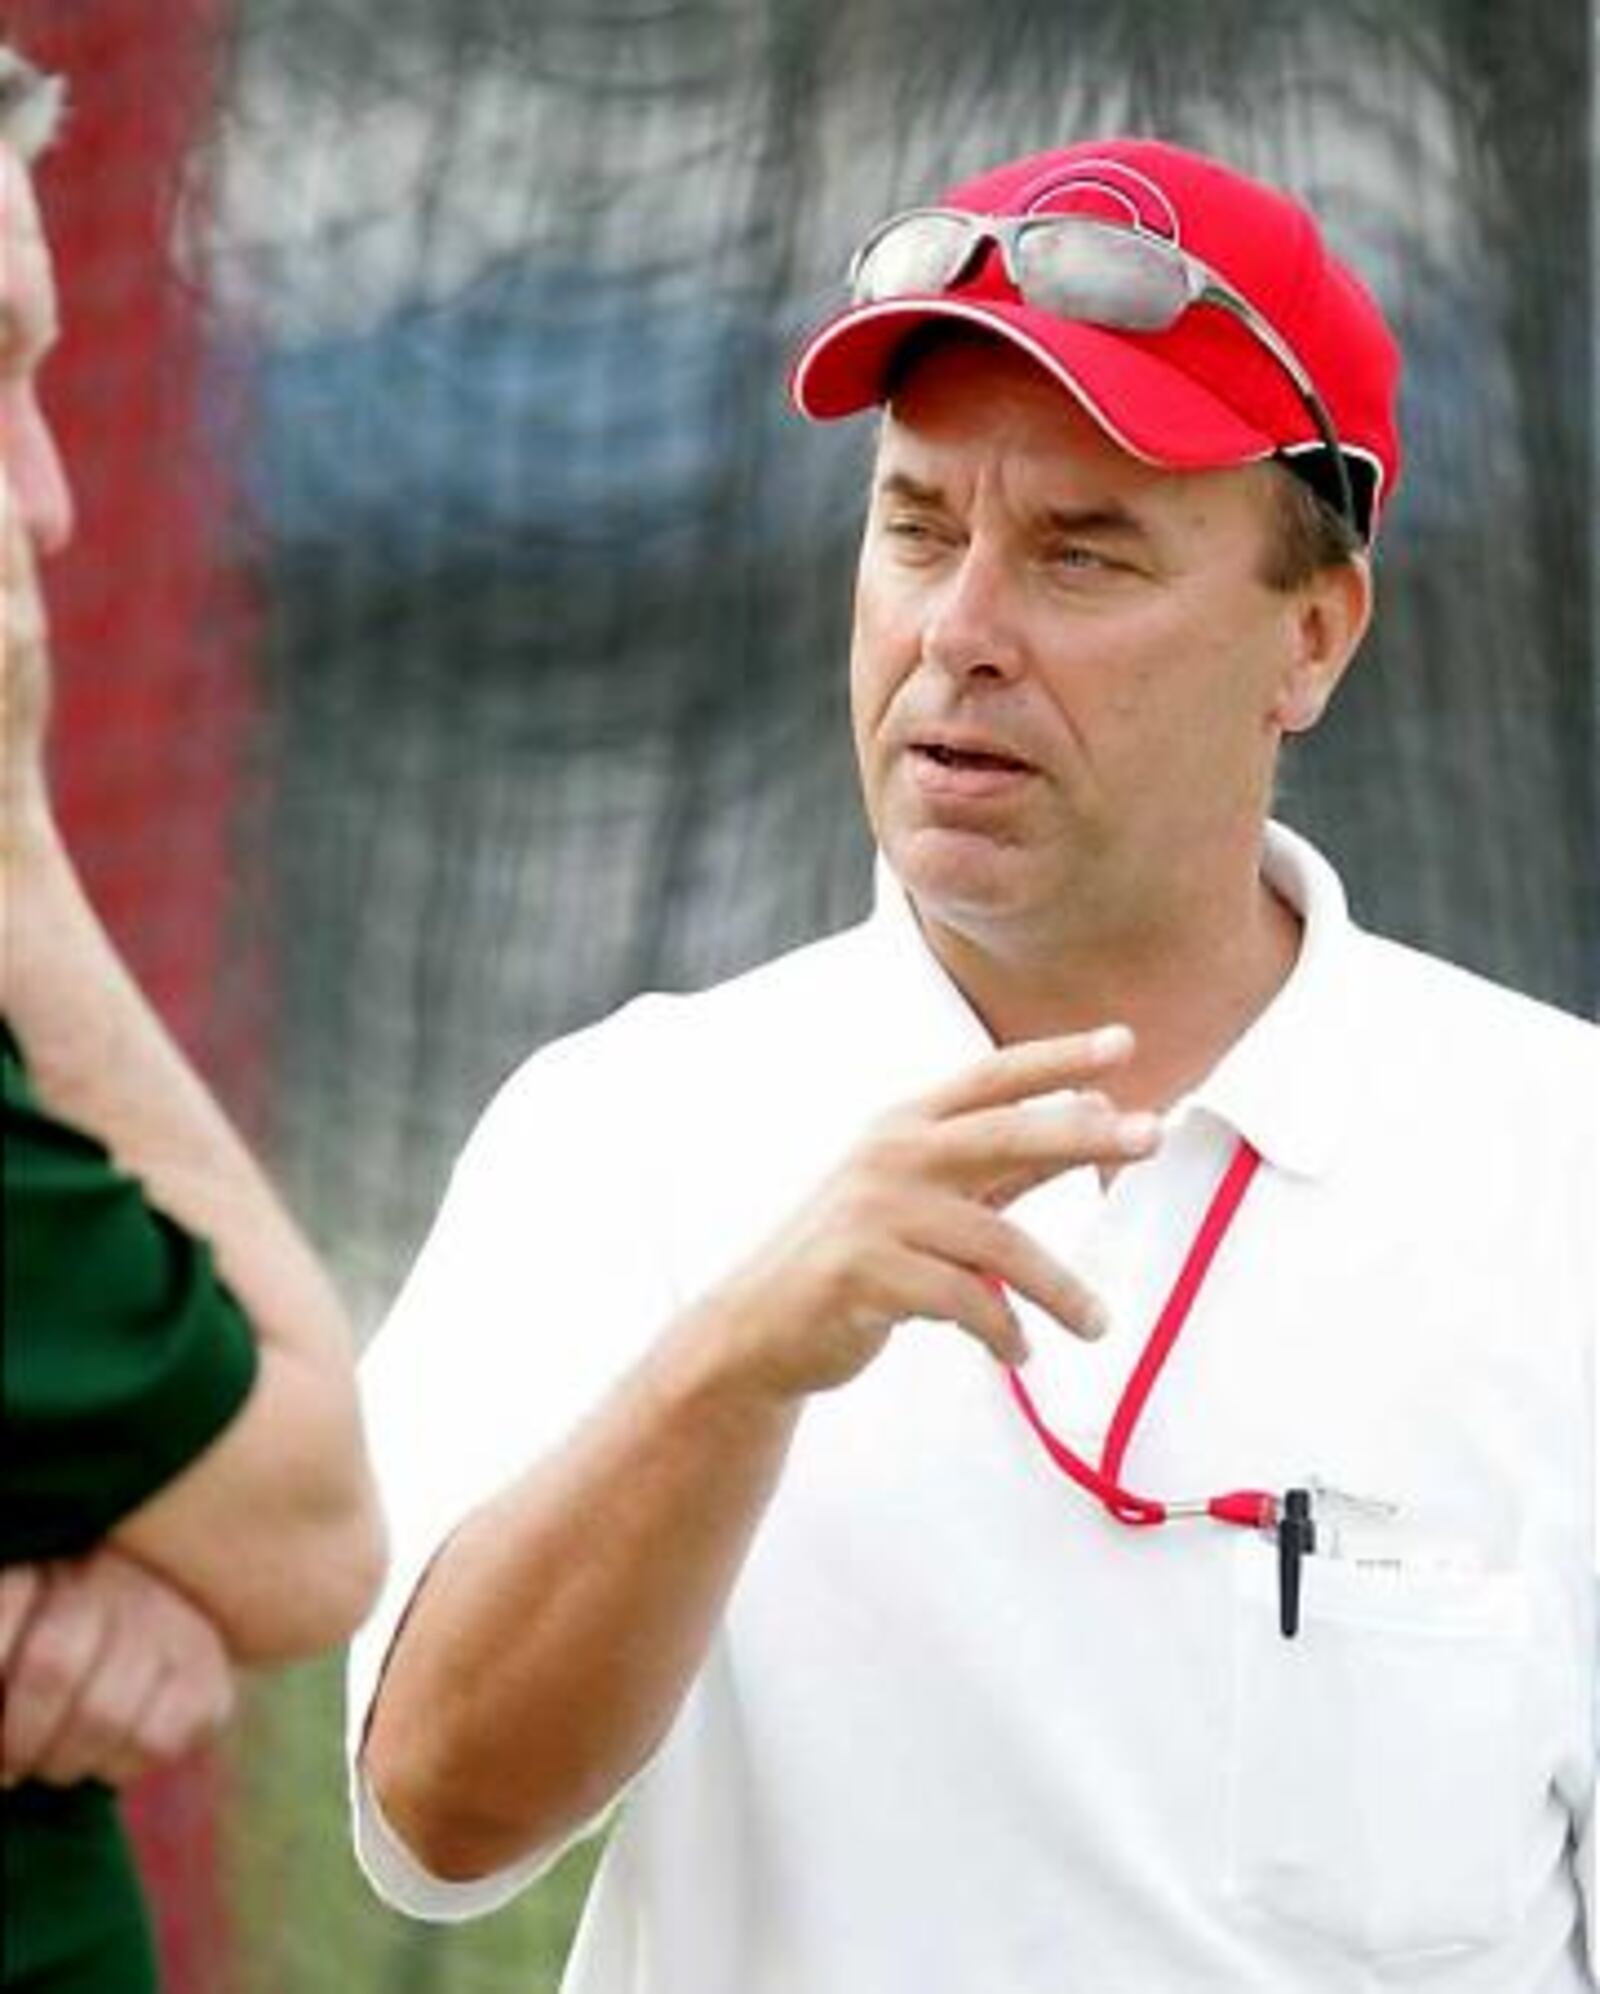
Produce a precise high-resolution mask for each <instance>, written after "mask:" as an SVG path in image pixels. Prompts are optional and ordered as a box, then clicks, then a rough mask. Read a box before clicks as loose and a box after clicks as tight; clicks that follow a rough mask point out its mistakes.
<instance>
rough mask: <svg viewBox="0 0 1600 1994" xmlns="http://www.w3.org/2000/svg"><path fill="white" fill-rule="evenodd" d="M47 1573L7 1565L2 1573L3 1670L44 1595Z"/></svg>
mask: <svg viewBox="0 0 1600 1994" xmlns="http://www.w3.org/2000/svg"><path fill="white" fill-rule="evenodd" d="M45 1571H46V1568H45V1567H44V1566H42V1565H7V1566H6V1567H5V1568H4V1570H0V1670H3V1669H4V1668H5V1667H6V1665H7V1663H8V1662H9V1661H10V1659H11V1650H12V1648H13V1647H14V1646H15V1644H16V1642H17V1639H18V1637H19V1636H20V1634H21V1633H22V1630H23V1627H24V1626H25V1625H26V1623H27V1620H28V1616H29V1614H30V1613H32V1611H33V1609H34V1607H35V1606H36V1605H37V1604H38V1602H39V1599H40V1597H41V1596H42V1594H43V1591H44V1585H45Z"/></svg>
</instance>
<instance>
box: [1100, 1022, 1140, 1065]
mask: <svg viewBox="0 0 1600 1994" xmlns="http://www.w3.org/2000/svg"><path fill="white" fill-rule="evenodd" d="M1132 1047H1133V1031H1132V1028H1131V1027H1130V1026H1128V1025H1102V1026H1101V1027H1100V1029H1099V1030H1098V1031H1095V1032H1091V1033H1090V1034H1089V1050H1090V1051H1091V1052H1092V1053H1093V1054H1094V1055H1095V1057H1096V1058H1097V1059H1114V1058H1116V1057H1117V1055H1118V1054H1120V1053H1124V1052H1129V1051H1131V1050H1132Z"/></svg>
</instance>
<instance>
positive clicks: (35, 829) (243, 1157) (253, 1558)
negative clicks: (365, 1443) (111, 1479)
mask: <svg viewBox="0 0 1600 1994" xmlns="http://www.w3.org/2000/svg"><path fill="white" fill-rule="evenodd" d="M4 856H5V867H4V884H5V935H4V969H3V983H0V1007H3V1010H4V1015H5V1017H6V1020H7V1022H8V1024H9V1025H10V1027H11V1029H12V1031H13V1032H14V1033H15V1035H16V1037H17V1040H18V1042H19V1044H20V1045H21V1047H22V1051H23V1055H24V1058H25V1059H26V1061H27V1064H28V1068H29V1073H30V1077H31V1079H32V1081H33V1084H34V1086H35V1088H36V1089H37V1091H38V1093H39V1096H40V1098H41V1099H42V1100H43V1101H44V1102H45V1104H46V1105H47V1106H48V1108H49V1109H50V1110H51V1112H52V1113H53V1114H55V1115H57V1116H58V1117H60V1119H62V1120H63V1121H66V1122H69V1123H71V1124H73V1125H74V1126H76V1127H79V1128H81V1129H83V1130H84V1131H85V1132H86V1133H88V1134H90V1135H92V1136H94V1137H96V1138H97V1139H98V1140H99V1141H100V1142H102V1143H103V1144H104V1145H105V1146H106V1148H107V1149H108V1150H110V1152H111V1153H112V1154H113V1156H114V1157H115V1158H116V1160H117V1162H118V1163H119V1164H120V1165H121V1166H122V1167H123V1168H124V1169H125V1170H127V1171H128V1172H129V1174H130V1175H132V1176H134V1177H137V1178H138V1179H139V1180H140V1182H141V1184H142V1186H143V1187H144V1190H145V1192H146V1195H147V1196H148V1197H149V1199H150V1201H151V1203H152V1204H153V1205H155V1206H157V1207H159V1208H160V1209H161V1210H162V1211H164V1212H165V1213H167V1214H168V1215H169V1216H170V1217H171V1218H173V1219H175V1220H177V1221H178V1222H179V1223H180V1224H181V1225H183V1226H184V1227H185V1229H186V1230H188V1231H190V1232H192V1233H194V1234H195V1235H197V1236H199V1237H202V1238H204V1239H205V1240H206V1241H207V1242H208V1243H209V1244H210V1246H211V1248H212V1250H213V1252H214V1254H215V1256H216V1260H217V1264H218V1267H219V1269H220V1270H221V1273H222V1275H223V1277H224V1279H225V1280H226V1281H227V1283H228V1285H229V1287H230V1288H231V1289H232V1291H233V1293H234V1294H235V1296H236V1297H237V1299H238V1301H239V1302H240V1304H241V1306H242V1307H243V1309H244V1311H245V1313H246V1314H247V1315H248V1317H249V1318H250V1320H251V1323H252V1325H253V1327H254V1329H255V1332H256V1337H257V1342H258V1347H259V1352H260V1375H259V1377H258V1380H257V1384H256V1387H255V1389H254V1390H253V1391H252V1393H251V1396H250V1398H249V1400H248V1401H247V1402H246V1405H245V1407H244V1409H243V1411H242V1412H241V1413H240V1415H239V1416H238V1418H237V1419H235V1420H234V1422H233V1423H232V1424H231V1425H230V1426H229V1428H228V1429H227V1430H226V1431H225V1433H224V1434H223V1435H222V1436H221V1438H220V1439H219V1440H218V1441H217V1442H216V1443H215V1444H214V1445H213V1446H212V1447H211V1448H210V1449H208V1450H207V1451H206V1453H205V1454H203V1455H202V1456H201V1457H200V1458H199V1460H198V1461H197V1462H196V1463H195V1464H193V1465H192V1466H191V1468H190V1469H188V1470H186V1471H185V1473H184V1474H182V1475H180V1476H179V1477H177V1478H176V1479H175V1481H174V1482H173V1483H171V1484H169V1485H168V1487H167V1488H165V1489H163V1490H161V1491H160V1492H158V1493H157V1494H156V1495H155V1496H154V1497H152V1499H151V1500H150V1501H149V1502H148V1503H147V1504H146V1505H144V1507H143V1508H142V1509H141V1510H139V1511H136V1512H135V1513H134V1514H133V1515H132V1516H131V1517H129V1518H128V1519H126V1520H125V1523H124V1524H123V1525H122V1526H119V1529H118V1531H117V1533H116V1536H117V1540H118V1541H119V1542H121V1543H123V1544H124V1546H125V1548H127V1549H128V1550H130V1551H132V1552H133V1553H134V1554H135V1555H137V1556H140V1557H142V1558H144V1559H146V1560H147V1561H148V1562H149V1563H150V1564H151V1565H152V1566H153V1567H154V1568H155V1569H156V1570H158V1571H160V1572H163V1573H165V1574H166V1575H167V1576H168V1577H169V1578H171V1579H172V1580H173V1581H174V1582H175V1583H176V1584H178V1585H179V1586H180V1587H181V1588H182V1589H183V1590H185V1591H186V1592H188V1593H189V1594H190V1596H191V1597H192V1598H194V1599H195V1600H196V1602H197V1603H198V1604H199V1605H200V1606H202V1607H203V1608H204V1609H205V1610H206V1611H207V1612H208V1613H210V1614H211V1615H212V1616H213V1617H214V1618H215V1619H216V1621H217V1623H218V1625H219V1626H220V1627H221V1628H222V1629H223V1631H224V1633H225V1635H226V1636H227V1638H228V1640H229V1642H230V1644H231V1645H232V1646H233V1648H234V1650H235V1652H236V1653H238V1654H240V1655H241V1656H243V1657H247V1658H267V1657H271V1656H274V1655H278V1654H288V1653H295V1652H300V1651H302V1650H305V1649H309V1648H314V1647H317V1646H322V1645H326V1644H328V1643H330V1642H332V1641H334V1640H336V1639H338V1638H339V1637H340V1636H341V1635H342V1634H344V1633H347V1632H348V1631H349V1630H350V1628H351V1627H352V1626H353V1625H354V1624H355V1622H356V1621H357V1620H358V1619H359V1618H360V1615H361V1613H362V1611H363V1610H364V1608H365V1606H366V1604H367V1602H368V1601H369V1600H370V1597H371V1593H372V1589H373V1586H374V1584H375V1582H376V1577H377V1573H378V1570H379V1565H380V1560H381V1529H380V1525H379V1520H378V1514H377V1507H376V1499H375V1496H374V1494H373V1491H372V1488H371V1483H370V1478H369V1476H368V1473H367V1468H366V1462H365V1457H364V1451H363V1448H362V1444H361V1438H360V1423H359V1418H358V1414H357V1406H356V1398H355V1390H354V1383H353V1379H352V1377H351V1375H350V1362H351V1349H350V1338H349V1332H348V1328H347V1324H346V1321H345V1317H344V1313H343V1310H342V1308H341V1307H340V1305H339V1303H338V1300H337V1298H336V1297H335V1295H334V1294H333V1291H332V1289H331V1287H330V1286H329V1284H328V1281H327V1278H326V1276H325V1275H324V1274H323V1272H322V1270H321V1267H320V1265H319V1263H318V1262H317V1259H316V1257H315V1255H314V1254H313V1253H312V1252H311V1250H310V1248H309V1246H308V1245H307V1244H306V1243H305V1241H304V1240H303V1239H302V1238H301V1236H300V1234H299V1232H298V1231H297V1229H296V1228H295V1226H294V1224H293V1222H292V1221H291V1220H290V1218H289V1217H288V1215H287V1213H286V1212H285V1210H284V1208H283V1206H282V1205H281V1204H280V1202H279V1200H278V1198H277V1196H276V1195H275V1193H274V1192H273V1191H272V1189H271V1187H270V1186H269V1185H268V1183H267V1181H266V1179H265V1178H264V1176H263V1175H262V1173H261V1171H260V1170H259V1169H258V1168H257V1166H256V1164H255V1162H254V1160H253V1159H252V1158H251V1156H250V1154H249V1151H248V1150H247V1149H246V1147H245V1145H244V1143H243V1142H242V1141H241V1140H240V1138H239V1137H238V1135H237V1134H236V1133H235V1132H234V1130H233V1128H232V1127H231V1125H230V1124H229V1122H228V1120H227V1118H226V1116H225V1115H224V1114H223V1113H222V1111H221V1109H220V1108H219V1107H218V1106H217V1104H216V1102H215V1101H214V1100H213V1099H212V1097H211V1095H210V1093H209V1092H208V1091H207V1089H206V1087H205V1086H204V1084H203V1083H202V1081H201V1080H200V1079H199V1077H198V1075H196V1074H195V1072H194V1071H193V1069H192V1068H191V1067H190V1066H189V1064H188V1062H187V1061H186V1060H185V1059H184V1057H183V1055H182V1054H181V1053H180V1052H179V1050H178V1048H177V1047H176V1045H175V1044H174V1043H173V1041H172V1040H171V1038H170V1037H169V1035H168V1034H167V1032H166V1031H165V1029H164V1028H163V1027H162V1025H161V1023H160V1022H159V1020H158V1019H157V1018H156V1016H155V1014H154V1012H153V1011H152V1010H151V1008H150V1006H149V1005H148V1003H147V1002H146V1000H145V998H144V997H143V995H142V993H141V992H140V991H139V989H138V987H137V986H136V984H135V983H134V981H133V979H132V978H131V976H130V975H129V973H128V971H127V969H126V967H125V966H124V964H123V963H122V961H121V959H120V957H119V956H118V954H117V952H116V950H115V949H114V947H113V946H112V944H111V942H110V940H109V938H108V937H107V936H106V934H105V931H104V929H103V928H102V926H101V924H100V922H99V920H98V918H97V916H96V915H95V913H94V910H93V909H92V907H91V906H90V905H89V902H88V900H87V898H86V896H85V894H84V892H83V889H82V886H81V884H80V883H79V880H78V878H77V875H76V872H75V870H74V868H73V865H72V862H71V860H70V858H69V856H68V855H67V853H66V851H65V849H64V848H63V846H62V844H61V841H60V838H59V836H58V834H57V832H56V830H55V827H54V824H53V822H52V820H51V818H50V814H49V811H48V808H47V807H46V806H45V805H44V803H43V801H42V799H41V800H40V801H39V802H38V804H37V805H36V806H33V807H28V808H20V809H13V810H12V811H11V813H10V814H9V818H8V822H7V823H6V825H5V854H4Z"/></svg>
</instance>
